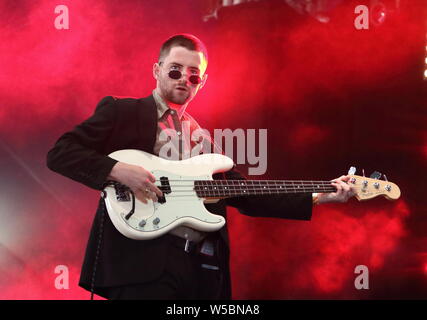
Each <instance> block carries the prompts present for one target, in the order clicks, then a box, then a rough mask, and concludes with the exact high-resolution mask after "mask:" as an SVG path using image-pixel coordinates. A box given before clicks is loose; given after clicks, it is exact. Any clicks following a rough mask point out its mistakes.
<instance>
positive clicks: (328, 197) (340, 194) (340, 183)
mask: <svg viewBox="0 0 427 320" xmlns="http://www.w3.org/2000/svg"><path fill="white" fill-rule="evenodd" d="M348 180H350V176H341V177H339V178H337V179H334V180H332V181H331V184H332V185H333V186H334V187H336V188H337V192H332V193H319V194H318V202H317V203H318V204H321V203H327V202H347V200H348V199H350V198H351V197H353V196H354V195H355V194H356V193H355V192H354V187H352V186H350V185H348V184H347V183H346V182H347V181H348Z"/></svg>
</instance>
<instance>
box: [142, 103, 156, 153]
mask: <svg viewBox="0 0 427 320" xmlns="http://www.w3.org/2000/svg"><path fill="white" fill-rule="evenodd" d="M137 108H138V117H139V128H138V131H139V136H140V139H141V145H142V149H143V150H144V151H146V152H149V153H153V149H154V144H155V142H156V133H157V107H156V102H155V101H154V98H153V95H150V96H148V97H146V98H141V99H138V100H137Z"/></svg>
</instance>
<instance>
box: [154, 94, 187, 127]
mask: <svg viewBox="0 0 427 320" xmlns="http://www.w3.org/2000/svg"><path fill="white" fill-rule="evenodd" d="M153 98H154V101H155V102H156V106H157V119H158V120H159V119H160V118H161V117H162V116H163V115H164V114H165V112H166V111H168V110H169V109H171V110H173V109H172V108H170V107H169V106H168V104H167V103H166V102H165V101H164V100H163V98H162V97H161V96H160V95H159V94H158V93H157V90H156V89H154V90H153ZM185 107H186V105H183V106H182V107H181V108H179V110H178V117H179V119H180V120H181V118H182V116H183V114H184V111H185Z"/></svg>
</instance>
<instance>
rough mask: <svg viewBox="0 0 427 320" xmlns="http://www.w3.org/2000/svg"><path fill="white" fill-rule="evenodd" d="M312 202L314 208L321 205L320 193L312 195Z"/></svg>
mask: <svg viewBox="0 0 427 320" xmlns="http://www.w3.org/2000/svg"><path fill="white" fill-rule="evenodd" d="M311 195H312V202H313V206H316V205H319V204H320V203H319V194H318V193H312V194H311Z"/></svg>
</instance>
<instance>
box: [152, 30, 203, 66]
mask: <svg viewBox="0 0 427 320" xmlns="http://www.w3.org/2000/svg"><path fill="white" fill-rule="evenodd" d="M173 47H184V48H186V49H188V50H192V51H199V52H202V53H203V56H204V57H205V59H206V62H207V61H208V50H207V49H206V46H205V45H204V44H203V42H202V41H201V40H200V39H199V38H197V37H195V36H193V35H192V34H188V33H183V34H176V35H174V36H172V37H170V38H169V39H168V40H166V41H165V42H164V43H163V45H162V47H161V48H160V54H159V62H160V61H162V60H163V59H164V58H165V57H166V56H167V55H168V54H169V52H170V51H171V49H172V48H173Z"/></svg>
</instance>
